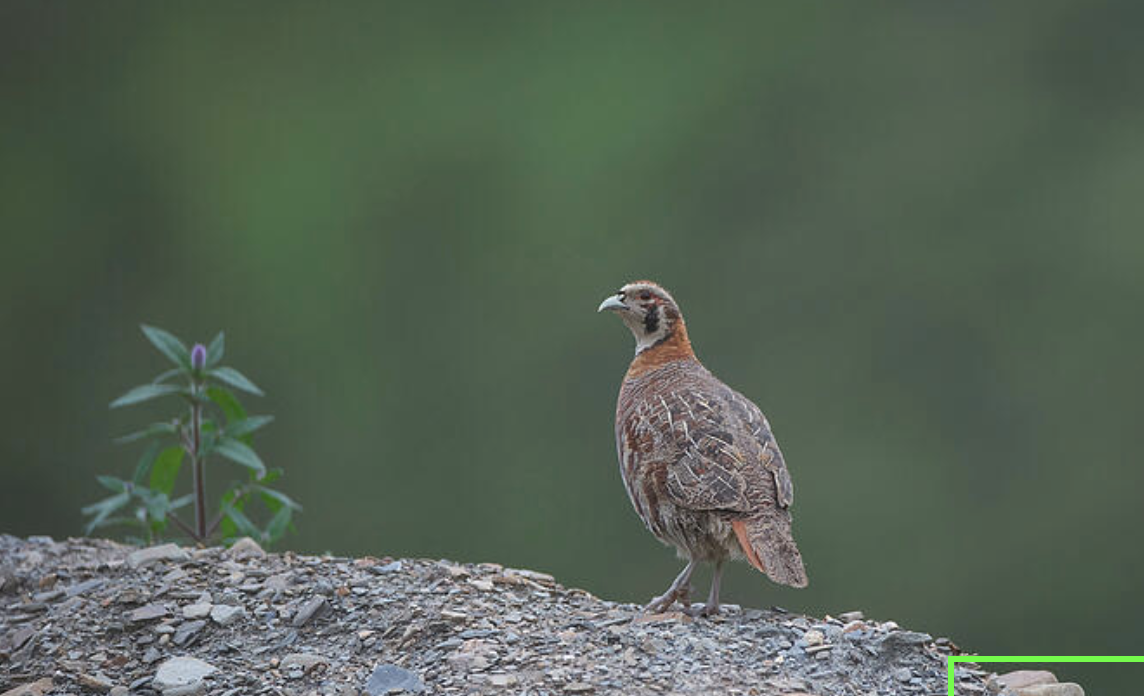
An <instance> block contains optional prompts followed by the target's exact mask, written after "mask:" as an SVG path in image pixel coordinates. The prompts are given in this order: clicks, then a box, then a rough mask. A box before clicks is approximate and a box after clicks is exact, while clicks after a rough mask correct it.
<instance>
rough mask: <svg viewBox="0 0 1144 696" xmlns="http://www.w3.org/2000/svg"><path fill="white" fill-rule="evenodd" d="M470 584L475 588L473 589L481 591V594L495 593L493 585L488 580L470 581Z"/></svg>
mask: <svg viewBox="0 0 1144 696" xmlns="http://www.w3.org/2000/svg"><path fill="white" fill-rule="evenodd" d="M469 584H470V585H472V586H473V589H477V590H480V591H481V592H492V591H493V584H492V582H490V581H488V580H470V581H469Z"/></svg>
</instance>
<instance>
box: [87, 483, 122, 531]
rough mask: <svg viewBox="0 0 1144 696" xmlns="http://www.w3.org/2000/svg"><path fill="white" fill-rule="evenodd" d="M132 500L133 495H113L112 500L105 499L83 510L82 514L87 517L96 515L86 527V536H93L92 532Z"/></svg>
mask: <svg viewBox="0 0 1144 696" xmlns="http://www.w3.org/2000/svg"><path fill="white" fill-rule="evenodd" d="M130 500H131V494H130V493H127V492H124V493H120V494H118V495H113V496H111V497H110V498H104V499H103V500H101V501H99V502H98V503H94V504H92V505H88V506H87V507H85V508H83V510H81V512H82V513H83V514H85V515H94V517H93V518H92V519H91V520H90V521H89V522H88V523H87V525H86V526H85V527H84V534H91V532H92V530H94V529H95V528H96V527H99V526H100V525H102V524H103V523H104V521H105V520H107V517H108V516H109V515H111V513H113V512H115V511H116V510H118V509H119V508H121V507H123V506H124V505H126V504H127V503H128V501H130Z"/></svg>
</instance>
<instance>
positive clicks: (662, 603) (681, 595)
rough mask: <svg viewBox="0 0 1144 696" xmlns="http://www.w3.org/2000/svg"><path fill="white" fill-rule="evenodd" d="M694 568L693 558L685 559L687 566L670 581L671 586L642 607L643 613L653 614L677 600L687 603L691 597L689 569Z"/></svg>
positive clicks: (667, 607) (663, 609)
mask: <svg viewBox="0 0 1144 696" xmlns="http://www.w3.org/2000/svg"><path fill="white" fill-rule="evenodd" d="M693 570H695V560H694V559H691V560H689V561H687V566H686V567H684V569H683V571H682V572H680V574H679V575H678V576H677V577H676V578H675V581H674V582H672V583H671V587H669V588H667V592H664V593H663V594H661V595H660V596H658V597H656V598H655V599H653V600H651V601H650V602H648V605H647V606H646V607H644V609H643V610H644V613H645V614H655V613H658V612H661V611H665V610H667V609H669V608H670V607H671V605H672V604H675V602H676V601H677V600H678V601H680V602H683V606H684V607H686V606H687V605H688V599H689V598H690V597H691V571H693Z"/></svg>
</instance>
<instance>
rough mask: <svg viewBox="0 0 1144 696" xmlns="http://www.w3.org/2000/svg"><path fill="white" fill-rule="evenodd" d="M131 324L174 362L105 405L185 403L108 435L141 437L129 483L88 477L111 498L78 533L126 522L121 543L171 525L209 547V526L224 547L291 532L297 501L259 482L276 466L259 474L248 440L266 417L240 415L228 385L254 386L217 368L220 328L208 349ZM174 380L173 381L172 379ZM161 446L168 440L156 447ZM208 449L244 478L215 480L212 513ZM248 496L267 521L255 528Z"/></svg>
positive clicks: (250, 389) (152, 539) (274, 475)
mask: <svg viewBox="0 0 1144 696" xmlns="http://www.w3.org/2000/svg"><path fill="white" fill-rule="evenodd" d="M141 328H142V329H143V335H144V336H146V337H147V340H148V341H150V342H151V345H153V346H154V347H155V349H156V350H158V351H159V352H160V353H162V354H163V356H164V357H166V358H167V360H168V362H169V363H170V364H171V365H174V367H173V368H170V369H167V370H164V371H163V372H161V373H159V375H158V376H157V377H155V378H154V379H153V380H151V381H150V382H147V383H146V384H141V385H139V386H137V387H134V388H132V389H131V390H129V391H128V392H127V393H125V394H124V395H123V396H120V397H119V398H118V399H115V400H114V401H112V402H111V407H112V408H120V407H123V406H134V405H136V404H142V403H146V402H148V401H153V400H155V399H162V398H167V397H178V398H179V399H180V400H182V401H184V402H185V404H186V411H185V412H184V415H182V416H176V417H175V418H169V419H167V420H162V421H158V422H155V423H152V424H151V425H148V426H147V427H146V428H143V429H142V430H137V431H135V432H132V433H129V434H127V435H124V436H122V437H119V438H116V442H119V443H121V444H128V443H134V442H139V441H146V442H147V443H148V445H147V448H146V449H145V450H144V451H143V456H141V457H140V458H139V463H138V464H136V465H135V473H134V475H133V476H132V477H131V478H130V479H121V478H118V477H115V476H109V475H99V476H97V477H96V480H97V481H98V482H99V484H100V485H101V486H103V487H104V488H106V489H108V490H110V491H111V492H112V494H113V495H111V496H108V497H106V498H103V499H102V500H100V501H98V502H95V503H92V504H90V505H87V506H85V507H84V508H83V510H81V512H82V513H83V514H84V515H86V516H89V517H90V518H91V519H90V520H88V522H87V525H86V526H85V527H84V533H85V534H91V533H92V532H93V531H94V530H96V529H102V528H105V527H113V528H114V527H127V528H129V529H131V530H132V531H133V532H135V533H134V534H129V535H128V536H127V539H128V540H129V541H132V542H135V543H148V544H153V543H156V542H158V541H160V540H162V539H163V538H164V534H165V533H166V532H168V529H169V527H170V525H171V524H172V523H173V524H174V526H175V527H176V528H177V529H174V530H173V531H174V532H176V533H177V534H182V535H184V536H185V537H186V538H188V539H190V541H191V542H193V543H210V542H211V541H213V540H215V539H216V532H217V533H218V535H219V536H221V538H222V540H223V541H225V542H227V543H230V542H232V541H234V540H236V539H237V538H238V537H239V536H248V537H251V538H253V539H254V540H256V541H258V542H259V543H261V544H273V543H275V542H277V541H278V540H279V539H281V538H282V536H283V535H284V534H285V533H286V531H287V530H293V529H294V525H293V516H294V512H295V511H298V510H301V509H302V507H301V506H300V505H298V504H297V503H296V502H294V500H293V499H291V498H290V497H289V496H288V495H286V494H285V493H282V492H281V491H278V490H275V489H273V488H270V487H269V484H270V483H272V482H273V481H275V480H277V479H278V478H279V477H280V476H281V474H282V470H281V469H270V470H268V469H267V468H266V465H265V464H264V463H263V462H262V458H261V457H259V456H258V453H257V452H255V451H254V448H253V447H252V446H251V445H252V444H253V434H254V432H255V431H256V430H260V429H261V428H263V427H264V426H266V425H268V424H269V423H270V422H271V421H273V420H274V418H273V416H265V415H261V416H252V415H249V414H247V412H246V409H245V408H244V407H243V406H242V402H240V401H239V399H238V396H237V395H236V394H235V392H234V391H232V389H235V390H238V391H243V392H246V393H248V394H254V395H255V396H262V395H263V394H262V390H261V389H259V388H258V386H257V385H255V384H254V382H251V381H250V379H248V378H247V377H246V375H244V374H242V373H241V372H239V371H238V370H236V369H234V368H233V367H227V366H225V365H219V362H221V361H222V358H223V355H224V354H225V352H226V336H225V335H224V334H223V333H222V332H221V331H220V332H219V333H218V335H217V336H215V338H214V340H212V341H211V343H210V347H209V348H208V347H207V346H205V345H203V344H202V343H196V344H195V345H194V347H192V348H190V349H188V348H187V346H186V344H185V343H183V342H182V341H181V340H180V339H179V338H178V337H177V336H175V335H173V334H171V333H170V332H168V331H165V330H163V329H160V328H157V327H154V326H147V325H146V324H144V325H143V326H142V327H141ZM180 379H181V380H182V381H183V382H184V383H183V384H179V380H180ZM172 380H174V381H172ZM168 400H169V399H168ZM212 416H213V417H212ZM164 444H166V445H168V446H167V447H165V448H164V446H163V445H164ZM212 455H217V457H221V458H222V459H225V460H228V461H229V462H230V463H233V464H238V465H239V466H241V467H244V468H245V469H246V470H247V480H245V481H234V480H233V479H232V480H231V481H230V482H229V483H227V484H225V486H224V487H223V490H222V493H221V500H220V501H219V510H218V512H217V513H215V514H214V517H213V519H211V518H210V517H208V514H209V513H208V512H207V510H208V509H209V508H210V503H209V500H208V496H207V488H206V479H207V472H208V471H210V475H211V476H212V477H213V476H215V475H216V474H217V473H220V471H219V470H217V469H216V467H213V466H212V467H208V466H207V460H208V459H209V458H210V457H211V456H212ZM217 457H216V461H217ZM184 459H186V461H187V463H188V465H189V468H190V470H191V492H190V493H188V494H186V495H182V496H179V497H177V498H175V499H173V500H172V499H171V495H172V494H173V493H174V489H175V483H176V482H177V481H178V480H179V471H180V470H181V469H182V465H183V460H184ZM256 501H257V502H260V503H261V507H263V508H264V509H265V512H266V513H267V514H268V515H269V517H270V518H269V520H267V522H266V523H265V524H264V525H258V524H256V523H255V522H254V521H253V520H252V519H251V511H252V509H253V508H254V507H255V506H253V505H251V503H252V502H256ZM187 506H193V507H194V511H193V513H192V514H193V518H188V519H187V520H183V519H182V518H181V517H179V512H178V511H179V510H180V509H181V508H184V507H187Z"/></svg>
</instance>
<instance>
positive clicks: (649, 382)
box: [596, 280, 807, 616]
mask: <svg viewBox="0 0 1144 696" xmlns="http://www.w3.org/2000/svg"><path fill="white" fill-rule="evenodd" d="M596 311H597V312H605V311H606V312H614V313H615V314H617V315H618V316H619V317H620V319H621V320H622V321H623V323H624V324H625V325H626V326H627V327H628V329H630V330H631V332H632V335H633V336H634V337H635V340H636V348H635V357H634V358H633V359H632V362H631V365H630V366H629V367H628V371H627V374H625V375H624V379H623V383H622V385H621V387H620V394H619V398H618V399H617V401H616V423H615V436H616V452H617V455H618V458H619V463H620V474H621V477H622V478H623V482H624V486H625V487H626V488H627V493H628V497H629V498H630V499H631V502H632V506H633V507H634V508H635V511H636V513H637V514H638V515H639V517H640V519H641V520H642V521H643V523H644V525H645V526H646V527H647V529H648V531H650V532H651V533H652V534H653V535H654V536H655V537H656V538H658V539H659V540H660V541H661V542H663V543H664V544H667V545H670V546H674V547H675V548H676V550H677V552H678V555H679V557H680V558H681V559H682V560H685V561H686V562H687V565H686V566H685V567H684V568H683V571H682V572H680V574H679V575H678V576H677V577H676V578H675V580H674V581H673V582H672V583H671V585H670V586H669V587H668V589H667V591H666V592H664V593H663V594H661V595H659V596H657V597H655V598H654V599H652V600H651V602H649V603H648V604H647V605H646V606H645V607H644V612H645V613H659V612H665V611H667V610H669V609H671V607H673V606H674V605H675V603H676V602H679V603H680V604H681V605H682V607H683V611H684V612H686V613H688V614H692V615H700V616H711V615H713V614H717V613H719V607H720V603H719V584H720V582H721V580H722V577H723V565H724V563H725V562H726V561H727V560H728V559H732V560H746V561H747V562H748V563H750V564H751V565H752V566H754V567H755V568H756V569H757V570H759V571H760V572H762V573H765V574H766V575H767V577H769V578H770V579H771V580H772V581H774V582H776V583H779V584H782V585H788V586H791V587H806V585H807V576H806V569H805V567H804V566H803V561H802V554H801V553H800V552H799V550H798V546H797V545H796V544H795V541H794V536H793V535H792V532H791V513H790V508H791V504H792V503H793V502H794V486H793V484H792V483H791V478H790V473H789V472H788V471H787V467H786V462H785V461H784V460H783V455H782V452H781V451H780V450H779V446H778V443H777V442H776V441H775V437H774V434H773V433H772V432H771V426H770V423H768V422H767V419H766V417H765V416H764V415H763V413H762V411H761V410H760V409H759V407H758V406H756V405H755V404H754V403H753V402H752V401H751V400H750V399H748V398H747V397H745V396H743V395H742V394H740V393H739V392H737V391H735V390H734V389H732V388H731V387H729V386H727V385H726V384H724V383H723V382H722V381H720V380H719V378H717V377H716V376H715V375H713V374H712V373H711V372H710V371H709V370H708V369H707V368H706V367H704V366H703V363H701V362H699V358H697V357H696V355H695V351H694V350H693V349H692V347H691V341H690V339H689V337H688V335H687V325H686V324H685V323H684V321H683V314H682V313H681V312H680V309H679V305H678V304H677V303H676V302H675V299H674V298H673V297H672V296H671V293H669V292H668V291H667V290H666V289H664V288H663V287H661V286H660V285H658V284H656V283H654V282H651V281H647V280H641V281H636V282H632V283H628V284H626V285H624V286H623V287H621V288H620V289H619V291H617V292H615V293H614V294H612V295H609V296H608V297H607V298H606V299H605V300H604V301H603V302H602V303H600V306H599V308H598V309H597V310H596ZM703 562H709V563H713V564H714V566H715V569H714V574H713V576H712V579H711V591H710V593H709V594H708V597H707V602H706V603H705V604H703V605H702V606H701V607H700V608H693V607H692V605H691V604H690V596H691V575H692V572H693V571H694V570H695V568H696V567H697V565H698V564H699V563H703Z"/></svg>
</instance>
